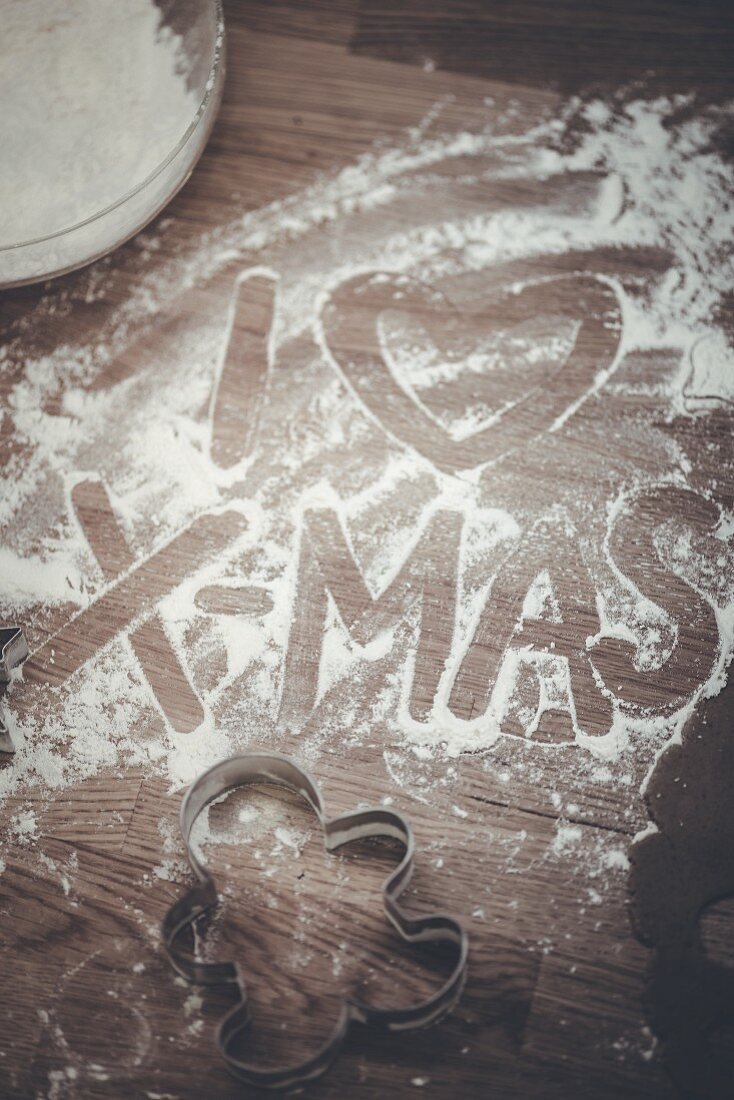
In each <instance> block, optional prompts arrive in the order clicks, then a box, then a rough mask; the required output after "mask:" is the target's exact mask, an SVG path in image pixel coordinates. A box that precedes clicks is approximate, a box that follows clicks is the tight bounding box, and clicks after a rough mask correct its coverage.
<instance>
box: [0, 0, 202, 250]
mask: <svg viewBox="0 0 734 1100" xmlns="http://www.w3.org/2000/svg"><path fill="white" fill-rule="evenodd" d="M160 17H161V13H160V8H159V7H157V6H156V5H155V4H154V3H153V0H126V3H124V4H120V3H117V2H116V0H3V2H2V4H0V20H1V21H2V34H1V35H0V102H2V105H3V106H2V112H0V149H2V156H0V247H2V246H3V245H10V244H17V243H19V242H21V241H30V240H34V239H35V238H38V237H44V236H46V235H48V234H51V233H57V232H59V231H60V230H62V229H67V228H69V227H70V226H73V225H76V224H78V223H79V222H81V221H83V220H84V219H85V218H89V217H91V216H92V215H94V214H96V213H98V212H99V211H101V210H103V209H105V208H106V207H107V206H109V205H111V204H112V203H114V202H116V201H117V200H119V199H121V198H122V197H123V196H124V195H126V194H127V193H128V191H130V190H132V189H133V188H134V187H135V186H136V185H138V184H139V183H142V182H143V180H145V179H146V178H147V176H148V175H149V174H150V173H151V172H152V171H153V170H154V169H155V168H156V167H158V165H160V164H161V163H162V162H163V160H164V159H165V158H166V157H167V156H168V154H169V153H170V152H171V151H172V149H173V148H174V146H175V144H176V142H177V141H178V140H179V138H181V137H182V136H183V134H184V132H185V130H186V128H187V126H188V125H189V123H190V122H191V121H192V120H193V118H194V116H195V114H196V111H197V108H198V106H199V104H198V101H197V97H196V95H195V93H194V92H193V91H191V90H189V89H188V88H187V84H186V65H185V56H184V54H183V51H182V46H181V39H180V37H179V36H178V35H175V34H174V33H173V32H172V31H171V30H170V28H167V27H162V26H160V25H159V24H160Z"/></svg>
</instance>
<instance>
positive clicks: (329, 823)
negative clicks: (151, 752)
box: [162, 752, 469, 1089]
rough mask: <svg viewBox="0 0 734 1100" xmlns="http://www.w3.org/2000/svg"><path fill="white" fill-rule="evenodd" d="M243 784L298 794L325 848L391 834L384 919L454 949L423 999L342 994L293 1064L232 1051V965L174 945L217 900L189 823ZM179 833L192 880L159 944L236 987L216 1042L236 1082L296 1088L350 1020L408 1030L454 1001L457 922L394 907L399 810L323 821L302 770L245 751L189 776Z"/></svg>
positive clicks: (338, 1041) (316, 1069) (197, 975)
mask: <svg viewBox="0 0 734 1100" xmlns="http://www.w3.org/2000/svg"><path fill="white" fill-rule="evenodd" d="M249 783H271V784H276V785H277V786H281V787H288V788H289V789H290V790H292V791H295V792H296V793H297V794H300V795H301V796H302V797H303V798H305V800H306V802H308V803H309V805H310V806H311V807H312V809H313V810H314V812H315V813H316V816H317V817H318V819H319V821H320V822H321V825H322V827H323V830H324V843H325V845H326V849H327V851H333V850H334V849H335V848H339V847H341V845H342V844H347V843H348V842H349V841H352V840H357V839H359V838H362V837H368V836H391V837H395V838H396V839H397V840H400V841H402V843H403V844H404V845H405V854H404V856H403V858H402V860H401V861H400V864H399V866H398V867H397V868H396V869H395V870H394V871H393V872H392V874H391V875H390V876H389V877H388V878H387V879H386V881H385V884H384V886H383V899H384V905H385V913H386V915H387V917H388V919H389V920H390V921H391V922H392V924H393V925H394V926H395V928H396V929H397V930H398V932H399V933H400V935H401V936H402V937H403V939H404V940H408V941H409V942H410V943H416V942H419V941H422V940H449V941H451V942H453V943H455V944H457V945H458V948H459V955H458V959H457V961H456V965H455V967H454V969H453V971H452V973H451V975H450V976H449V978H448V979H447V981H446V982H445V983H444V984H443V985H442V986H441V988H440V989H439V990H438V991H437V992H436V993H434V994H433V995H432V996H431V997H428V998H427V999H426V1000H424V1001H420V1002H419V1003H418V1004H415V1005H411V1006H410V1007H408V1008H373V1007H371V1006H370V1005H366V1004H363V1003H362V1002H361V1001H358V1000H355V999H354V998H351V997H350V998H349V999H347V1000H346V1001H345V1002H344V1004H343V1006H342V1011H341V1015H340V1019H339V1022H338V1023H337V1025H336V1027H335V1029H334V1031H333V1032H332V1035H331V1037H330V1038H329V1040H328V1042H327V1043H326V1044H325V1045H324V1046H323V1047H321V1049H320V1050H319V1051H318V1052H317V1053H316V1054H315V1055H313V1057H311V1058H309V1059H308V1060H306V1061H304V1062H300V1063H298V1064H296V1065H290V1066H283V1067H279V1068H273V1069H260V1068H258V1067H257V1066H255V1065H252V1064H251V1063H248V1062H244V1061H242V1060H240V1059H239V1058H237V1057H236V1056H235V1055H234V1054H233V1053H232V1046H233V1043H234V1041H235V1039H236V1038H237V1036H238V1035H239V1034H240V1032H242V1031H243V1030H244V1029H245V1028H246V1027H247V1025H248V1023H249V1021H250V1010H249V1004H248V1001H247V988H246V985H245V982H244V979H243V976H242V973H241V971H240V968H239V964H238V963H235V962H218V963H207V962H200V961H199V960H197V959H196V958H193V957H192V956H191V955H190V954H188V953H187V952H184V951H183V950H182V949H181V947H180V946H177V937H178V935H179V933H180V932H181V931H182V930H183V929H184V928H186V927H187V925H190V924H192V922H193V921H195V920H196V918H197V917H199V916H201V914H202V913H205V912H206V911H207V910H209V909H212V908H213V907H214V906H215V905H216V904H217V901H218V898H217V889H216V885H215V883H214V879H213V878H212V876H211V875H210V873H209V872H208V871H207V869H206V868H205V867H203V866H202V865H201V863H200V862H199V860H198V859H197V857H196V855H195V854H194V852H193V851H192V848H191V844H190V836H191V829H192V826H193V824H194V822H195V821H196V818H197V817H198V815H199V814H200V813H201V811H202V810H203V809H204V807H205V806H207V805H208V804H209V803H210V802H212V801H213V800H214V799H215V798H219V797H220V796H221V795H223V794H226V793H227V792H228V791H231V790H233V789H234V788H235V787H240V786H243V785H245V784H249ZM181 832H182V834H183V838H184V841H185V843H186V847H187V849H188V857H189V863H190V864H191V867H192V869H193V871H194V874H195V875H196V877H197V879H198V882H197V883H196V885H195V886H194V887H192V889H191V890H189V892H188V894H186V896H185V897H184V898H182V899H181V900H180V901H178V902H176V903H175V904H174V905H172V906H171V908H170V909H169V910H168V913H167V914H166V916H165V918H164V920H163V925H162V936H163V943H164V945H165V948H166V951H167V953H168V957H169V959H170V960H171V963H172V964H173V966H174V967H175V969H176V970H177V971H178V973H179V974H181V976H182V977H184V978H186V979H187V981H190V982H197V983H200V984H202V985H219V984H221V983H233V984H235V985H236V986H237V987H238V988H239V992H240V1000H239V1002H238V1004H237V1005H236V1006H235V1007H234V1008H233V1009H232V1010H231V1011H230V1012H229V1013H228V1014H227V1015H226V1016H225V1017H224V1018H223V1020H222V1021H221V1023H220V1024H219V1028H218V1030H217V1046H218V1048H219V1052H220V1054H221V1055H222V1057H223V1058H224V1060H225V1062H226V1064H227V1068H228V1069H229V1070H230V1072H231V1073H232V1074H233V1075H234V1076H235V1077H237V1078H238V1079H239V1080H240V1081H245V1082H246V1083H247V1084H248V1085H254V1086H257V1087H260V1088H266V1089H292V1088H296V1087H298V1086H300V1085H303V1084H305V1083H306V1082H307V1081H311V1080H314V1079H315V1078H317V1077H320V1076H321V1074H322V1073H324V1072H325V1071H326V1070H327V1069H328V1068H329V1066H330V1065H331V1063H332V1062H333V1060H334V1059H335V1058H336V1056H337V1054H338V1053H339V1049H340V1047H341V1045H342V1043H343V1041H344V1039H345V1037H346V1034H347V1031H348V1029H349V1025H350V1024H351V1022H352V1021H353V1020H355V1021H358V1022H359V1023H363V1024H373V1025H376V1026H378V1027H382V1028H387V1029H389V1030H391V1031H408V1030H411V1029H413V1028H419V1027H425V1026H426V1025H427V1024H432V1023H434V1022H435V1021H436V1020H439V1019H440V1018H441V1017H442V1016H444V1015H445V1014H446V1013H447V1012H449V1011H450V1010H451V1009H452V1008H453V1006H454V1005H455V1004H456V1002H457V1000H458V999H459V996H460V994H461V991H462V988H463V986H464V981H465V979H466V971H467V956H468V951H469V940H468V937H467V934H466V931H465V930H464V927H463V925H462V924H461V923H460V922H459V921H458V920H457V919H456V918H454V917H451V916H448V915H446V914H444V913H435V914H432V915H431V916H428V917H409V916H407V915H406V914H405V913H404V912H403V911H402V909H401V908H400V906H399V905H398V898H399V897H400V895H401V894H402V893H403V891H404V890H405V887H406V886H407V885H408V882H409V881H410V876H411V874H412V871H413V849H414V843H413V833H412V830H411V828H410V825H409V824H408V822H407V821H406V820H405V818H404V817H402V816H401V815H400V814H398V813H394V812H393V811H392V810H386V809H383V808H381V807H380V808H374V809H372V808H371V809H367V810H357V811H356V812H355V813H351V814H344V815H343V816H341V817H335V818H331V819H329V818H327V816H326V807H325V806H324V801H323V799H322V797H321V792H320V791H319V788H318V786H317V784H316V782H315V781H314V780H313V779H312V778H311V776H310V775H309V774H308V772H306V771H304V770H303V769H302V768H300V767H299V766H298V765H297V764H295V763H294V762H293V761H292V760H290V759H288V757H287V756H281V755H280V754H279V753H269V752H252V753H244V754H242V755H240V756H232V757H230V758H229V759H228V760H223V761H222V762H221V763H219V764H215V765H214V767H212V768H210V769H209V770H208V771H206V772H204V773H203V775H201V776H200V777H199V778H198V779H197V780H196V782H195V783H194V784H193V785H192V786H191V787H190V788H189V790H188V793H187V794H186V797H185V798H184V800H183V804H182V806H181Z"/></svg>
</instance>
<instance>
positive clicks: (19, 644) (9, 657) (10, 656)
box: [0, 626, 28, 752]
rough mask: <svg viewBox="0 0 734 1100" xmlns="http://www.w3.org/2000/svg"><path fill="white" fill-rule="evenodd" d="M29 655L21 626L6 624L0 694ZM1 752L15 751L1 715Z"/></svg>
mask: <svg viewBox="0 0 734 1100" xmlns="http://www.w3.org/2000/svg"><path fill="white" fill-rule="evenodd" d="M27 656H28V643H27V642H26V640H25V634H24V633H23V631H22V629H21V627H19V626H4V627H2V628H0V695H3V694H4V693H5V689H6V688H7V686H8V684H9V683H10V678H11V676H12V673H13V669H14V668H17V667H18V665H22V664H23V661H25V659H26V657H27ZM0 752H15V745H14V744H13V742H12V740H11V739H10V734H9V733H8V727H7V726H6V725H5V723H4V722H3V720H2V716H0Z"/></svg>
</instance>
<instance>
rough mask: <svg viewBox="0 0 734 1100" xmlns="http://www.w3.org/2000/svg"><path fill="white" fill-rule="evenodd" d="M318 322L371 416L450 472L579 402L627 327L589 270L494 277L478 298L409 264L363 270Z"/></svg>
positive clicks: (494, 454)
mask: <svg viewBox="0 0 734 1100" xmlns="http://www.w3.org/2000/svg"><path fill="white" fill-rule="evenodd" d="M321 323H322V326H323V334H324V340H325V344H326V346H327V348H328V351H329V353H330V356H331V358H332V359H333V360H334V362H335V364H336V366H337V368H338V369H339V371H340V372H341V374H342V376H343V377H344V378H345V380H346V381H347V383H348V384H349V386H350V387H351V389H352V390H353V391H354V393H355V394H356V395H357V396H358V397H359V398H360V400H361V401H362V403H363V404H364V406H365V407H366V408H367V410H368V411H369V412H370V413H371V414H372V416H374V417H375V418H376V419H377V420H378V421H379V422H380V424H381V425H382V426H383V428H385V429H386V430H387V431H388V432H389V433H390V435H392V436H393V437H394V438H395V439H397V440H398V441H399V442H401V443H404V444H407V445H409V446H411V447H413V448H415V449H416V450H417V451H419V452H420V453H421V454H422V455H424V456H425V457H426V458H427V459H429V461H430V462H432V463H433V464H434V465H435V466H436V467H438V468H439V469H441V470H443V471H445V472H447V473H457V472H458V471H461V470H470V469H473V468H475V467H477V466H481V465H483V464H485V463H488V462H492V461H495V460H497V459H498V458H501V457H502V456H503V455H505V454H507V453H508V452H509V451H511V450H515V449H517V448H519V447H522V446H524V445H526V444H527V443H529V442H530V441H531V440H533V439H534V438H535V437H537V436H538V435H539V434H541V433H542V432H544V431H547V430H548V429H549V428H551V427H552V426H553V425H554V424H555V423H556V422H558V421H559V419H561V418H564V417H565V416H567V415H569V414H570V413H572V412H573V411H574V409H575V407H576V406H577V405H578V404H579V403H580V402H581V401H582V400H583V399H584V397H585V396H586V395H587V394H588V392H589V391H590V389H591V387H592V386H593V385H594V383H595V381H596V380H597V378H598V376H599V374H600V372H604V371H608V370H609V369H610V368H611V366H612V364H613V363H614V359H615V356H616V353H617V349H618V346H619V340H620V334H621V328H622V325H621V313H620V307H619V302H618V299H617V295H616V293H615V291H614V290H613V289H612V287H611V286H610V285H609V284H608V283H607V282H604V281H603V280H602V279H600V278H598V277H597V276H595V275H593V274H589V273H579V274H563V275H559V276H552V277H546V278H542V279H538V280H536V281H535V282H531V283H525V284H524V285H522V286H521V287H520V288H519V289H516V288H515V287H511V288H510V289H505V290H500V291H497V290H494V289H493V290H492V291H491V292H488V295H487V298H486V299H485V300H484V301H483V302H482V304H481V306H480V307H479V308H472V309H471V310H460V309H459V308H457V306H456V305H455V304H454V303H453V302H452V301H451V300H450V299H449V298H448V297H447V296H446V295H445V294H444V293H443V292H442V291H440V290H437V289H436V288H434V287H430V286H428V285H426V284H425V283H421V282H419V281H417V280H415V279H412V278H410V277H408V276H405V275H396V274H392V273H383V272H378V273H371V274H366V275H360V276H357V277H356V278H354V279H350V280H348V281H347V282H345V283H342V284H341V286H339V287H338V288H337V289H336V290H335V291H334V292H333V293H332V294H331V295H330V296H329V298H328V300H327V301H326V303H325V305H324V307H323V310H322V314H321Z"/></svg>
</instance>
